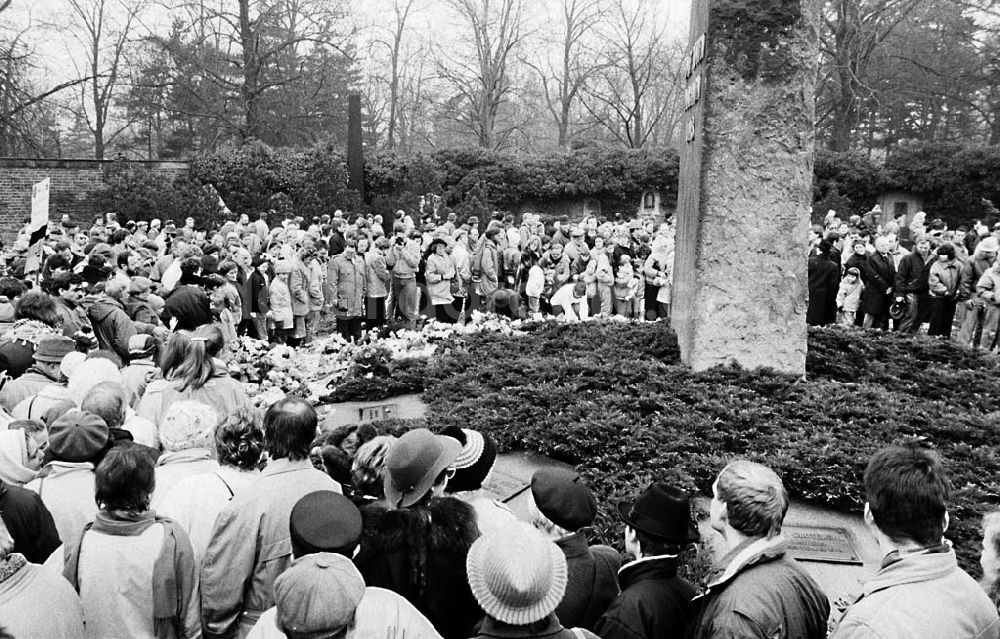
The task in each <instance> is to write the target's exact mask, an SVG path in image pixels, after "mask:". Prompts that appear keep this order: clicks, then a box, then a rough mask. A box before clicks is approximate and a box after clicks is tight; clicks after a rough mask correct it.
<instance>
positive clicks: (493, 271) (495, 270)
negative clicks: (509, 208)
mask: <svg viewBox="0 0 1000 639" xmlns="http://www.w3.org/2000/svg"><path fill="white" fill-rule="evenodd" d="M477 266H478V267H479V294H480V295H482V296H484V297H485V296H487V295H490V294H492V293H494V292H495V291H496V290H497V289H498V288H500V249H499V247H497V245H496V242H494V241H492V240H489V239H486V238H483V251H482V255H481V256H480V257H479V263H478V264H477ZM473 271H475V268H473ZM568 271H569V269H568V268H567V272H568ZM446 639H447V638H446Z"/></svg>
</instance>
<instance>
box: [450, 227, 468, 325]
mask: <svg viewBox="0 0 1000 639" xmlns="http://www.w3.org/2000/svg"><path fill="white" fill-rule="evenodd" d="M453 237H454V240H455V242H454V244H453V245H452V247H451V262H452V264H454V265H455V279H453V280H452V286H451V295H452V303H451V307H452V309H454V311H455V313H454V315H455V317H456V318H459V317H462V312H463V311H465V310H466V309H467V306H466V299H467V298H468V297H469V285H470V284H471V283H472V267H471V262H470V260H471V257H470V255H469V232H468V231H465V230H462V229H459V230H457V231H455V234H454V236H453Z"/></svg>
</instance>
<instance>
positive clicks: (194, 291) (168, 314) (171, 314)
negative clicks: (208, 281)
mask: <svg viewBox="0 0 1000 639" xmlns="http://www.w3.org/2000/svg"><path fill="white" fill-rule="evenodd" d="M171 319H176V320H177V330H182V331H193V330H195V329H196V328H198V327H199V326H204V325H206V324H211V323H212V302H211V300H210V299H209V298H208V294H207V293H205V291H204V290H202V288H201V287H200V286H195V285H193V284H182V285H181V286H178V287H177V288H175V289H174V290H173V291H171V292H170V295H167V297H166V298H165V299H164V300H163V321H164V322H165V323H166V324H167V325H169V324H170V320H171Z"/></svg>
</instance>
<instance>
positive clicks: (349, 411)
mask: <svg viewBox="0 0 1000 639" xmlns="http://www.w3.org/2000/svg"><path fill="white" fill-rule="evenodd" d="M317 410H318V411H319V413H320V419H321V423H322V424H323V426H322V428H323V430H332V429H334V428H337V427H339V426H350V425H353V424H364V423H366V422H372V421H376V420H380V419H390V418H396V419H418V418H421V417H424V416H425V415H426V414H427V404H425V403H424V402H423V400H422V399H420V395H418V394H411V395H399V396H398V397H392V398H390V399H382V400H378V401H374V402H340V403H338V404H323V405H322V406H320V407H318V408H317Z"/></svg>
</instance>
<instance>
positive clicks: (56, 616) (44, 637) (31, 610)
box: [0, 563, 84, 639]
mask: <svg viewBox="0 0 1000 639" xmlns="http://www.w3.org/2000/svg"><path fill="white" fill-rule="evenodd" d="M0 620H3V629H4V630H5V631H6V632H8V633H9V634H10V636H11V637H17V638H18V639H49V638H50V637H59V638H60V639H83V636H84V634H83V605H82V604H81V603H80V597H79V596H78V595H77V594H76V592H74V591H73V586H71V585H70V584H69V582H68V581H66V580H65V579H64V578H63V577H62V575H60V574H59V573H56V572H52V571H51V570H48V569H47V568H43V567H41V566H36V565H35V564H30V563H29V564H25V565H24V566H23V567H21V568H20V569H19V570H18V571H17V572H15V573H14V574H13V575H11V576H10V577H8V578H7V579H4V580H3V581H0Z"/></svg>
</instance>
